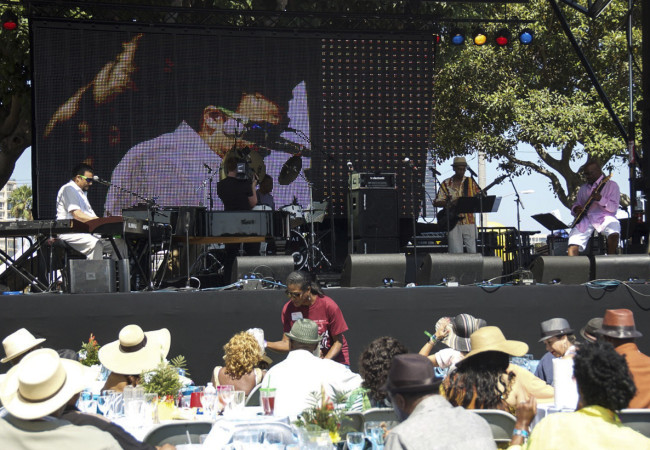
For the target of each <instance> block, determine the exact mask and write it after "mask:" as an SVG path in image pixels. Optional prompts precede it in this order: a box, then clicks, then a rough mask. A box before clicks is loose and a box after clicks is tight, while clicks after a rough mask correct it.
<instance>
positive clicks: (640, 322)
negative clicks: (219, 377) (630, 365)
mask: <svg viewBox="0 0 650 450" xmlns="http://www.w3.org/2000/svg"><path fill="white" fill-rule="evenodd" d="M326 294H327V295H329V296H330V297H332V298H333V299H334V300H335V301H336V302H337V303H338V304H339V306H340V307H341V310H342V311H343V315H344V316H345V319H346V321H347V324H348V327H349V331H348V332H347V333H346V334H345V335H346V338H347V339H348V342H349V346H350V361H351V365H352V368H353V369H354V370H356V368H357V361H358V358H359V355H360V354H361V352H362V351H363V349H364V347H365V346H366V345H367V344H368V343H369V342H370V341H372V340H373V339H375V338H376V337H379V336H384V335H390V336H394V337H396V338H398V339H399V340H401V341H402V342H403V343H404V344H405V345H406V346H407V347H408V348H409V350H410V351H412V352H417V351H418V350H419V349H420V347H421V346H422V345H423V344H424V342H425V340H426V336H425V335H424V330H428V331H433V328H434V324H435V323H436V321H437V320H438V319H439V318H440V317H442V316H453V315H456V314H459V313H469V314H472V315H474V316H476V317H480V318H483V319H485V320H486V321H487V323H488V324H489V325H496V326H499V327H501V329H502V330H503V331H504V333H505V335H506V337H507V338H509V339H519V340H523V341H525V342H527V343H528V344H529V345H530V350H529V352H530V353H533V354H534V355H535V357H536V358H539V357H540V356H541V355H542V354H543V353H544V351H545V350H544V346H543V345H542V344H541V343H539V342H537V341H538V340H539V323H540V322H541V321H543V320H546V319H549V318H552V317H564V318H566V319H568V321H569V323H570V324H571V325H572V326H573V328H574V330H575V331H576V334H577V333H578V332H579V330H580V328H582V327H583V326H584V325H585V324H586V322H587V321H588V320H589V319H590V318H592V317H597V316H602V315H603V313H604V311H605V309H608V308H629V309H631V310H632V311H633V312H634V315H635V318H636V325H637V328H638V330H639V331H641V332H642V333H643V334H644V337H642V338H640V339H639V340H638V344H639V347H640V349H641V351H643V352H645V353H648V352H650V339H649V338H648V336H649V335H650V320H649V319H650V312H648V310H650V286H648V285H642V284H635V285H630V286H625V285H619V286H618V287H612V288H608V289H595V288H591V287H587V286H578V285H576V286H561V285H536V286H503V287H493V288H481V287H476V286H461V287H455V288H449V287H422V288H419V287H415V288H332V289H328V290H326ZM286 301H287V298H286V296H285V294H284V291H283V290H257V291H255V290H241V291H207V290H206V291H196V292H175V291H156V292H135V293H116V294H26V295H15V296H10V295H6V296H1V297H0V302H1V303H0V317H2V320H0V337H2V338H3V337H4V336H7V335H8V334H10V333H12V332H14V331H15V330H17V329H18V328H20V327H25V328H27V329H28V330H30V331H31V332H32V333H34V334H38V335H41V336H43V337H45V338H47V341H46V343H45V344H46V346H48V347H52V348H56V349H59V348H71V349H74V350H78V349H79V348H80V346H81V343H82V341H86V340H87V339H88V336H89V335H90V333H93V334H94V335H95V336H96V337H97V340H98V342H99V344H100V345H102V344H106V343H108V342H111V341H113V340H115V339H117V335H118V332H119V330H120V328H121V327H123V326H124V325H127V324H130V323H136V324H139V325H140V326H142V327H143V328H144V329H145V330H153V329H158V328H163V327H166V328H169V330H170V331H171V335H172V343H171V350H170V353H169V355H170V357H173V356H176V355H179V354H182V355H184V356H185V357H186V359H187V361H188V367H189V370H190V372H191V374H192V378H193V379H194V380H195V382H197V383H201V384H205V383H206V382H207V381H209V377H210V375H211V372H212V368H213V367H214V366H216V365H222V364H223V359H222V356H223V345H224V344H225V343H226V342H227V341H228V339H229V338H230V337H231V336H232V335H233V334H235V333H236V332H238V331H241V330H246V329H248V328H252V327H259V328H262V329H263V330H264V331H265V334H266V338H267V340H279V339H281V338H282V324H281V320H280V313H281V310H282V306H283V305H284V303H285V302H286ZM3 356H4V355H3ZM270 356H271V358H273V360H274V361H275V362H277V361H279V360H281V359H282V358H283V355H280V354H275V353H271V354H270ZM2 366H3V367H0V372H5V371H7V370H8V369H9V365H8V364H3V365H2Z"/></svg>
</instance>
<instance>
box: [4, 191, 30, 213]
mask: <svg viewBox="0 0 650 450" xmlns="http://www.w3.org/2000/svg"><path fill="white" fill-rule="evenodd" d="M8 203H9V207H10V209H11V211H10V212H9V214H11V217H15V218H16V219H25V220H32V188H31V187H30V186H27V185H23V186H18V187H17V188H16V189H14V190H13V191H11V194H9V200H8Z"/></svg>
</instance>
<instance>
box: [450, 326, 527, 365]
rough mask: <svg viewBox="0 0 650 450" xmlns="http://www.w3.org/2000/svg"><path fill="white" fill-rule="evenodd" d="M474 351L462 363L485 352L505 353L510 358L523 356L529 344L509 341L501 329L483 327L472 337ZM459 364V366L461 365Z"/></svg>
mask: <svg viewBox="0 0 650 450" xmlns="http://www.w3.org/2000/svg"><path fill="white" fill-rule="evenodd" d="M470 341H471V344H472V351H471V352H469V353H468V354H467V355H466V356H465V358H464V359H463V360H462V361H461V362H460V363H462V362H464V361H465V360H467V359H468V358H470V357H472V356H474V355H478V354H479V353H484V352H503V353H507V354H508V355H510V356H523V355H525V354H526V352H528V344H526V343H525V342H521V341H509V340H507V339H506V337H505V336H504V335H503V332H502V331H501V330H500V329H499V327H491V326H490V327H483V328H480V329H478V330H477V331H475V332H474V333H472V335H471V336H470ZM460 363H459V364H460Z"/></svg>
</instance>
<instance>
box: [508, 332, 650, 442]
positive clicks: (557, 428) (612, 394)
mask: <svg viewBox="0 0 650 450" xmlns="http://www.w3.org/2000/svg"><path fill="white" fill-rule="evenodd" d="M574 375H575V379H576V382H577V384H578V391H579V392H580V399H579V401H578V410H577V411H575V412H570V413H555V414H550V415H547V416H546V417H545V418H544V419H542V420H541V422H539V423H538V424H537V425H536V426H535V428H534V429H533V431H532V433H530V439H529V440H528V442H527V443H526V444H524V445H523V447H524V448H526V449H528V450H537V449H539V450H542V449H543V450H555V449H557V450H560V449H562V450H564V449H572V448H589V449H613V448H620V449H623V448H625V449H632V448H633V449H641V448H644V449H650V439H648V438H646V437H645V436H643V435H641V434H640V433H637V432H636V431H634V430H632V429H631V428H628V427H626V426H624V425H623V424H621V421H620V420H619V419H618V417H617V416H616V413H617V412H618V411H620V410H621V409H623V408H625V407H626V406H627V404H628V403H629V402H630V399H631V398H632V397H633V396H634V392H635V387H634V382H633V381H632V377H631V375H630V372H629V370H628V367H627V364H626V362H625V358H624V357H623V356H622V355H618V354H617V353H616V351H614V348H613V347H612V345H611V344H609V343H607V342H595V343H586V344H584V345H582V346H580V348H579V349H578V351H577V353H576V355H575V358H574ZM535 414H536V407H535V400H534V398H531V399H529V401H528V402H525V403H522V404H520V405H518V406H517V423H516V424H515V431H514V434H513V437H512V440H511V446H510V448H511V449H513V450H514V449H518V448H521V446H522V444H523V442H524V440H525V437H526V436H528V433H529V427H530V424H531V422H532V420H533V419H534V418H535Z"/></svg>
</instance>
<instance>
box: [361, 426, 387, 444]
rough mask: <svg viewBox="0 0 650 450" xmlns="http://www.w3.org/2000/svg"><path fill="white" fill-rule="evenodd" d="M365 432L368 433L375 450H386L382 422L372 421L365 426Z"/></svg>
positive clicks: (367, 435)
mask: <svg viewBox="0 0 650 450" xmlns="http://www.w3.org/2000/svg"><path fill="white" fill-rule="evenodd" d="M363 430H364V431H365V432H366V437H367V438H368V439H369V440H370V442H371V443H372V449H373V450H383V448H384V428H383V427H382V422H379V421H370V422H366V423H365V424H363Z"/></svg>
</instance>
